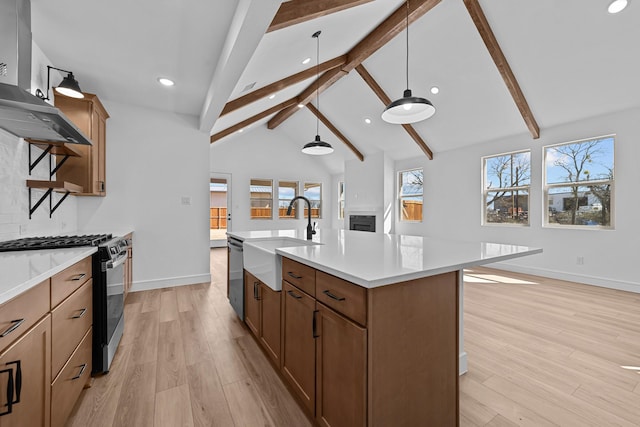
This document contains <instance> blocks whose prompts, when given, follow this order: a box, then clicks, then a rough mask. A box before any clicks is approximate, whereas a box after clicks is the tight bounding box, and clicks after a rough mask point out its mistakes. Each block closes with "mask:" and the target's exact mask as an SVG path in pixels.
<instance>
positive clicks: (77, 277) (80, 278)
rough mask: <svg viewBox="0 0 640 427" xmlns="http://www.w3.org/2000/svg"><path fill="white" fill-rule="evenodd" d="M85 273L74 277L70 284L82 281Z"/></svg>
mask: <svg viewBox="0 0 640 427" xmlns="http://www.w3.org/2000/svg"><path fill="white" fill-rule="evenodd" d="M86 275H87V273H80V274H78V275H77V276H76V277H74V278H73V279H71V281H72V282H77V281H78V280H82V279H84V276H86Z"/></svg>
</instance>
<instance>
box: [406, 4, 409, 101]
mask: <svg viewBox="0 0 640 427" xmlns="http://www.w3.org/2000/svg"><path fill="white" fill-rule="evenodd" d="M406 32H407V63H406V66H407V90H409V0H407V28H406Z"/></svg>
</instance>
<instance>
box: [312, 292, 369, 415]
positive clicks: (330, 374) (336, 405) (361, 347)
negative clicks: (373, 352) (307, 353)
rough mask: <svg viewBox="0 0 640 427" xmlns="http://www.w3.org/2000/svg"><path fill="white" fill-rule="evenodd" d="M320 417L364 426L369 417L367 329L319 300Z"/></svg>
mask: <svg viewBox="0 0 640 427" xmlns="http://www.w3.org/2000/svg"><path fill="white" fill-rule="evenodd" d="M316 308H317V311H318V314H317V316H316V317H317V326H316V335H317V342H316V391H317V399H316V402H317V406H316V421H317V423H318V424H320V425H321V426H325V427H364V426H366V421H367V405H366V398H367V330H366V329H365V328H363V327H361V326H359V325H357V324H355V323H353V322H351V321H350V320H348V319H346V318H345V317H343V316H341V315H339V314H337V313H335V312H334V311H333V310H331V309H329V308H327V307H325V306H324V305H323V304H320V303H318V302H316Z"/></svg>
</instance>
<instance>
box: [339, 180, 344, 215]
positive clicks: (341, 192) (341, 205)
mask: <svg viewBox="0 0 640 427" xmlns="http://www.w3.org/2000/svg"><path fill="white" fill-rule="evenodd" d="M338 219H344V181H340V182H338Z"/></svg>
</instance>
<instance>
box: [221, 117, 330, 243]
mask: <svg viewBox="0 0 640 427" xmlns="http://www.w3.org/2000/svg"><path fill="white" fill-rule="evenodd" d="M283 138H285V139H286V138H288V137H287V136H286V135H285V134H284V133H282V132H278V131H271V130H268V129H267V128H266V126H261V127H260V128H257V129H253V130H252V131H251V132H247V133H244V134H236V135H233V136H230V137H227V138H226V139H225V140H222V141H218V142H216V143H214V144H212V145H211V150H210V156H211V157H210V170H211V172H217V173H230V174H231V205H232V206H231V207H230V208H229V212H230V213H231V219H232V224H231V229H232V230H234V231H244V230H271V229H276V230H282V229H294V228H298V229H304V228H305V227H306V225H307V220H306V219H303V218H302V215H301V216H300V218H299V219H277V218H276V217H277V210H274V213H273V216H274V219H271V220H267V219H250V218H249V216H250V215H249V206H250V204H249V183H250V181H251V179H252V178H259V179H271V180H273V184H274V193H273V195H274V199H277V197H278V192H277V185H278V180H283V181H299V183H300V187H299V193H298V194H300V195H302V188H303V187H302V185H303V183H304V182H305V181H306V182H320V183H322V218H320V219H319V220H318V219H314V218H312V219H311V221H312V222H314V221H315V222H317V223H318V227H320V228H331V227H332V217H333V216H337V208H335V205H336V203H335V200H334V199H335V197H337V195H336V190H335V188H334V186H333V181H332V178H331V175H330V173H329V172H328V171H327V169H326V168H325V167H324V166H323V165H322V163H321V162H319V161H318V159H317V158H316V157H314V156H309V155H306V154H303V153H302V152H300V147H298V146H297V145H296V144H295V143H294V142H291V143H290V144H286V143H283ZM274 205H276V206H277V203H276V200H274ZM300 206H302V205H300ZM301 212H302V210H301Z"/></svg>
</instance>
